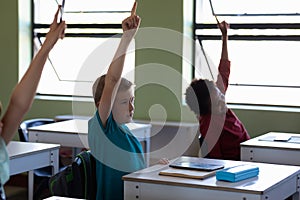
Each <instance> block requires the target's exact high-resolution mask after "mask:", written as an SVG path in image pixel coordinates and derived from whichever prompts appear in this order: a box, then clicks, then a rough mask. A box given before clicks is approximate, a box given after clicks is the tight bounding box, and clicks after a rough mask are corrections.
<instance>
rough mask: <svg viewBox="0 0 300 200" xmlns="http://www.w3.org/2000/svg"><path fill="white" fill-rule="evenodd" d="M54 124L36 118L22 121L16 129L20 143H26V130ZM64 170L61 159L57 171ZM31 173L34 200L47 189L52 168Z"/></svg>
mask: <svg viewBox="0 0 300 200" xmlns="http://www.w3.org/2000/svg"><path fill="white" fill-rule="evenodd" d="M54 122H55V120H54V119H49V118H36V119H29V120H25V121H23V122H22V123H21V124H20V126H19V129H18V133H19V139H20V141H21V142H28V128H30V127H34V126H40V125H44V124H50V123H54ZM65 168H66V166H64V165H63V164H62V162H61V159H60V158H59V171H62V170H63V169H65ZM33 173H34V182H35V185H36V190H35V192H34V196H37V198H35V197H34V199H38V198H40V197H39V196H40V195H41V194H42V193H43V190H45V189H48V180H49V178H50V177H51V176H52V167H51V166H48V167H43V168H40V169H35V170H34V171H33Z"/></svg>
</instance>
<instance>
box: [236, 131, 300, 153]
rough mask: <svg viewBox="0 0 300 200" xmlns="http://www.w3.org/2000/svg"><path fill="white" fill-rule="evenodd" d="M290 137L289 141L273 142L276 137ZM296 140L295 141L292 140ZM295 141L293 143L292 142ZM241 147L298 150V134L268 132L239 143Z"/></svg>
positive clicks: (299, 139) (299, 142) (299, 147)
mask: <svg viewBox="0 0 300 200" xmlns="http://www.w3.org/2000/svg"><path fill="white" fill-rule="evenodd" d="M286 135H288V136H291V138H292V139H291V140H289V141H275V140H274V139H275V138H276V137H280V136H286ZM293 138H296V139H297V140H294V139H293ZM293 141H295V142H293ZM241 147H264V148H276V149H278V148H281V149H291V150H293V149H294V150H300V134H297V133H284V132H269V133H266V134H263V135H260V136H258V137H255V138H252V139H250V140H247V141H245V142H242V143H241Z"/></svg>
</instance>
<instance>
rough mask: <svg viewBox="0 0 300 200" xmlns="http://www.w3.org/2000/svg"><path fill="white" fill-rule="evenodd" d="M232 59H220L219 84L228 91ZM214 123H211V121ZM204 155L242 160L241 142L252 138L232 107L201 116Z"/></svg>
mask: <svg viewBox="0 0 300 200" xmlns="http://www.w3.org/2000/svg"><path fill="white" fill-rule="evenodd" d="M229 75H230V61H229V60H222V59H221V60H220V64H219V75H218V80H217V86H218V88H219V90H220V91H221V92H222V93H224V94H225V93H226V90H227V87H228V80H229ZM211 121H212V123H211V124H210V122H211ZM199 123H200V133H201V137H202V141H204V142H203V143H202V145H201V150H202V155H203V156H204V157H207V158H217V159H226V160H240V143H241V142H244V141H246V140H248V139H250V136H249V135H248V133H247V131H246V129H245V127H244V125H243V124H242V122H241V121H240V120H239V119H238V117H237V116H236V115H235V114H234V112H233V111H232V110H231V109H228V110H227V112H226V115H225V114H224V115H222V114H220V115H210V114H209V115H203V116H201V117H200V118H199Z"/></svg>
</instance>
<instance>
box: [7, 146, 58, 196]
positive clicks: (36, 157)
mask: <svg viewBox="0 0 300 200" xmlns="http://www.w3.org/2000/svg"><path fill="white" fill-rule="evenodd" d="M59 147H60V145H57V144H43V143H31V142H16V141H11V142H10V143H9V144H8V145H7V151H8V155H9V160H10V175H15V174H19V173H23V172H27V171H28V172H29V174H28V199H29V200H32V198H33V184H34V183H33V170H34V169H39V168H41V167H46V166H53V171H52V174H55V173H57V172H58V156H59Z"/></svg>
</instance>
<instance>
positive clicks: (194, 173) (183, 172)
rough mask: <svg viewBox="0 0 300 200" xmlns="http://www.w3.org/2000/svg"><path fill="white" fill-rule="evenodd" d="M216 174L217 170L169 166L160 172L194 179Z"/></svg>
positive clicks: (165, 174)
mask: <svg viewBox="0 0 300 200" xmlns="http://www.w3.org/2000/svg"><path fill="white" fill-rule="evenodd" d="M215 174H216V171H199V170H188V169H177V168H173V167H169V168H167V169H165V170H162V171H160V172H159V175H164V176H174V177H182V178H193V179H205V178H208V177H210V176H214V175H215Z"/></svg>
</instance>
